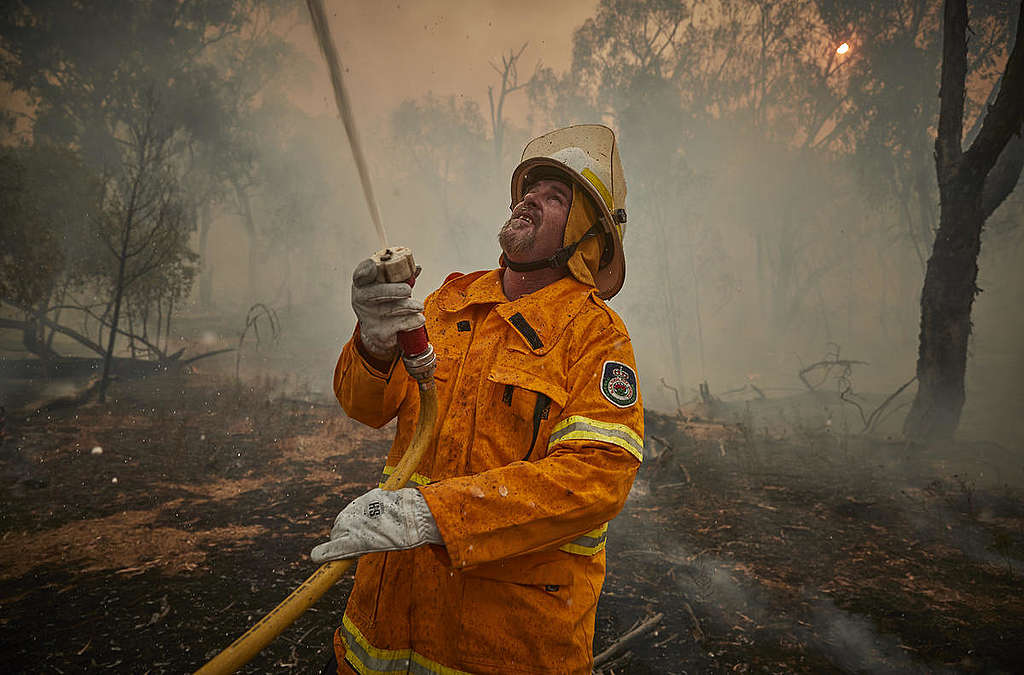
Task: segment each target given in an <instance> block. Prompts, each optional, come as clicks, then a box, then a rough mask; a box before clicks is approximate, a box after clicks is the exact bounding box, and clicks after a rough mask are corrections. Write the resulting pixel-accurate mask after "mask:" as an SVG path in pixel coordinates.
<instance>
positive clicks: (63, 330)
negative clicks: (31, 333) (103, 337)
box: [0, 305, 105, 356]
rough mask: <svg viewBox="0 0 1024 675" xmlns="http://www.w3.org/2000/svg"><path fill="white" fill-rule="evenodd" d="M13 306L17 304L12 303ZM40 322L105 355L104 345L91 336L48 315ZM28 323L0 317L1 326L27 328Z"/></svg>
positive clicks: (15, 328) (16, 328)
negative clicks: (100, 344) (55, 321)
mask: <svg viewBox="0 0 1024 675" xmlns="http://www.w3.org/2000/svg"><path fill="white" fill-rule="evenodd" d="M12 306H16V305H12ZM19 309H20V308H19ZM39 322H40V323H42V324H43V325H44V326H46V327H47V328H49V329H50V330H54V331H56V332H58V333H62V334H64V335H66V336H68V337H69V338H71V339H72V340H74V341H75V342H78V343H79V344H81V345H82V346H84V347H88V348H89V349H91V350H93V351H94V352H96V353H97V354H99V355H100V356H103V354H104V353H105V352H104V351H103V347H101V346H99V345H98V344H96V343H95V342H93V341H92V340H90V339H89V338H87V337H86V336H84V335H82V334H81V333H79V332H77V331H74V330H71V329H70V328H66V327H64V326H61V325H60V324H58V323H54V322H53V321H51V320H50V319H48V318H46V317H41V318H40V319H39ZM27 325H28V322H27V321H18V320H17V319H0V328H12V329H14V330H25V327H26V326H27Z"/></svg>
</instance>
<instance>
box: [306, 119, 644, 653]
mask: <svg viewBox="0 0 1024 675" xmlns="http://www.w3.org/2000/svg"><path fill="white" fill-rule="evenodd" d="M511 187H512V213H511V217H510V218H509V219H508V221H507V222H506V223H505V224H504V225H503V227H502V228H501V231H500V233H499V237H498V239H499V243H500V244H501V248H502V251H503V252H502V255H501V258H500V267H499V268H498V269H492V270H488V271H480V272H473V273H471V274H465V275H460V274H453V275H451V276H450V277H449V278H448V279H447V280H446V281H445V283H444V284H443V285H442V286H441V288H439V289H438V290H437V291H435V292H434V293H432V294H431V295H430V296H429V297H428V298H427V299H426V301H425V303H423V304H421V303H419V302H417V301H416V300H414V299H413V298H412V297H411V290H410V288H409V286H408V285H406V284H389V283H377V282H376V280H375V279H376V276H375V269H374V266H373V263H372V262H371V261H370V260H366V261H364V262H363V263H361V264H360V265H359V266H358V267H357V268H356V270H355V273H354V275H353V287H352V305H353V308H354V310H355V312H356V315H357V317H358V319H359V321H358V324H357V327H356V330H355V334H354V335H353V337H352V339H351V340H349V342H348V343H347V344H346V345H345V347H344V349H343V351H342V353H341V357H340V359H339V360H338V364H337V368H336V369H335V373H334V389H335V393H336V394H337V397H338V400H339V401H340V402H341V405H342V407H343V408H344V409H345V411H346V412H347V413H348V415H349V416H350V417H352V418H353V419H356V420H359V421H360V422H363V423H365V424H368V425H370V426H372V427H380V426H382V425H384V424H386V423H388V422H389V421H390V420H392V419H394V418H395V417H397V418H398V425H397V433H396V438H395V441H394V445H393V446H392V450H391V454H390V456H389V457H388V460H387V463H386V465H385V467H384V470H383V473H384V476H385V477H386V476H388V475H389V474H390V473H391V472H393V471H394V467H395V465H396V463H397V461H398V459H399V457H400V453H401V449H402V448H404V447H406V445H407V444H408V442H409V439H410V437H411V435H412V433H413V427H414V423H415V420H416V417H417V413H418V396H417V395H416V385H415V382H414V381H413V380H412V379H411V378H410V377H409V376H408V375H407V374H406V372H405V370H404V368H403V367H402V366H400V365H398V361H399V360H400V359H398V350H397V346H396V338H395V335H396V333H397V332H398V331H402V330H410V329H414V328H418V327H419V326H422V325H423V324H424V323H425V324H426V327H427V331H428V333H429V335H430V339H431V342H432V343H433V345H434V348H435V350H436V352H437V360H438V366H437V371H436V373H435V375H434V379H435V382H436V385H437V394H438V401H439V408H438V422H437V424H436V426H435V429H434V437H433V438H434V440H433V446H432V449H431V451H430V452H428V455H427V456H426V457H425V458H424V460H423V462H422V463H421V464H420V467H419V469H418V473H416V474H414V476H413V478H412V480H411V481H410V482H409V484H407V486H406V487H405V488H401V489H399V490H397V491H394V492H385V491H383V490H381V489H379V488H377V489H374V490H371V491H370V492H369V493H367V494H365V495H363V496H361V497H359V498H357V499H355V500H354V501H353V502H352V503H350V504H349V505H348V506H346V507H345V509H344V510H343V511H342V512H341V513H340V514H338V517H337V519H336V520H335V523H334V527H333V529H332V531H331V537H330V541H328V542H325V543H323V544H320V545H318V546H317V547H316V548H314V549H313V552H312V558H313V560H314V561H316V562H323V561H327V560H337V559H344V558H353V557H358V556H362V558H361V559H360V561H359V565H358V570H357V572H356V578H355V584H354V586H353V589H352V592H351V594H350V596H349V599H348V604H347V606H346V609H345V613H344V616H343V618H342V624H341V626H340V627H339V628H338V630H337V631H336V633H335V637H334V651H335V659H334V660H332V662H331V663H329V664H328V666H327V668H325V672H338V673H351V672H353V671H355V672H360V673H380V672H388V673H394V672H411V673H463V672H471V673H589V672H590V671H591V668H592V665H593V639H594V620H595V613H596V609H597V600H598V596H599V595H600V592H601V585H602V583H603V581H604V574H605V552H604V549H605V538H606V533H607V530H608V521H610V520H611V519H612V518H613V517H615V515H616V514H617V513H618V512H619V510H620V509H621V508H622V505H623V503H624V502H625V500H626V496H627V494H628V492H629V489H630V487H631V485H632V483H633V478H634V476H635V474H636V471H637V469H638V467H639V465H640V462H641V460H642V456H643V433H644V431H643V406H642V403H641V399H640V392H639V389H638V386H637V377H636V365H635V360H634V356H633V349H632V346H631V344H630V339H629V334H628V332H627V331H626V327H625V325H624V324H623V323H622V320H621V319H620V318H619V317H618V315H617V314H616V313H615V312H613V311H612V310H611V309H610V308H609V307H608V306H607V305H606V304H605V303H604V300H605V299H608V298H610V297H612V296H613V295H615V294H616V293H617V292H618V291H619V289H620V288H621V287H622V283H623V279H624V277H625V262H624V258H623V253H622V234H623V228H624V225H625V221H626V217H625V210H624V202H625V196H626V189H625V182H624V180H623V177H622V167H621V163H620V160H619V154H618V148H617V145H616V141H615V135H614V133H613V132H612V130H611V129H609V128H607V127H605V126H601V125H580V126H573V127H568V128H566V129H559V130H556V131H553V132H551V133H548V134H546V135H544V136H541V137H539V138H537V139H534V140H533V141H531V142H530V143H529V144H528V145H527V146H526V149H525V150H524V152H523V159H522V162H521V163H520V164H519V166H518V167H517V168H516V170H515V171H514V173H513V175H512V186H511Z"/></svg>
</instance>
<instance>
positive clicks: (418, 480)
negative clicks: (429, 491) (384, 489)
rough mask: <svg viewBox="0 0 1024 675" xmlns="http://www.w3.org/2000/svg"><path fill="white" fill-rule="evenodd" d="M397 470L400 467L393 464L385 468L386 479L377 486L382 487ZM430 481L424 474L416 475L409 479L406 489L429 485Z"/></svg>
mask: <svg viewBox="0 0 1024 675" xmlns="http://www.w3.org/2000/svg"><path fill="white" fill-rule="evenodd" d="M396 468H398V467H396V466H394V465H391V464H388V465H386V466H385V467H384V478H383V479H382V480H381V481H380V483H378V484H377V486H378V487H380V486H382V485H384V481H386V480H387V479H388V477H389V476H390V475H391V474H393V473H394V472H395V469H396ZM430 481H431V478H430V477H429V476H424V475H423V474H422V473H414V474H413V475H412V477H411V478H409V480H408V481H407V482H406V484H405V486H404V487H411V486H413V485H428V484H429V483H430Z"/></svg>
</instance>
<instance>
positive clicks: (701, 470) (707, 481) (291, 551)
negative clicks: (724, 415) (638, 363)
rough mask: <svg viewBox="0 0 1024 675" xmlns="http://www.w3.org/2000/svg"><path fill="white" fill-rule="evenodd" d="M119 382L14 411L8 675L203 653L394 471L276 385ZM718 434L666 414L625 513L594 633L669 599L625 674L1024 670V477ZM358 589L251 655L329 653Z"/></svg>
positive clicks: (6, 594)
mask: <svg viewBox="0 0 1024 675" xmlns="http://www.w3.org/2000/svg"><path fill="white" fill-rule="evenodd" d="M116 393H117V397H118V400H117V401H116V402H115V403H112V404H109V405H107V406H102V407H101V406H98V405H90V406H86V407H82V408H78V409H74V410H63V411H55V412H50V413H48V414H43V415H37V416H32V417H29V418H20V419H16V420H10V419H9V420H8V428H7V439H6V441H5V442H4V443H3V446H2V451H0V508H2V510H0V602H2V604H3V612H2V616H0V653H2V654H3V664H4V670H5V672H64V673H71V672H85V671H95V670H105V669H112V670H115V671H121V672H144V671H147V670H148V671H149V672H153V673H163V672H182V671H191V670H192V669H194V668H195V667H197V666H198V665H200V664H201V663H202V662H203V661H204V660H205V658H207V657H208V656H212V655H213V654H214V653H216V651H218V650H219V649H221V648H222V647H224V646H226V645H227V644H228V643H229V642H230V641H231V640H232V639H234V637H236V636H237V635H238V634H240V633H241V632H242V631H244V630H245V629H246V628H248V626H249V625H250V624H251V623H252V622H253V621H255V620H256V619H257V618H258V617H259V616H261V615H262V614H263V613H264V612H266V611H267V610H269V609H270V608H271V607H273V605H275V604H276V603H277V602H279V601H280V600H281V599H283V598H284V597H285V595H287V593H288V592H290V591H291V590H292V589H293V588H294V587H295V586H296V585H298V583H300V582H301V581H302V580H303V579H304V578H305V577H306V576H307V575H308V574H309V573H310V572H312V570H313V565H312V564H311V563H309V561H308V559H307V558H306V553H307V552H308V551H309V549H310V548H311V547H312V546H313V544H315V543H316V542H317V541H319V540H320V539H321V538H322V536H323V535H324V534H325V533H326V532H327V531H328V530H329V527H330V523H331V520H332V517H333V515H334V514H335V513H336V512H337V510H338V509H339V508H340V507H341V506H342V505H344V503H345V502H346V501H347V500H349V499H351V498H353V497H355V496H357V495H358V494H360V493H361V492H363V491H364V490H365V489H367V488H368V487H369V486H371V485H372V484H375V483H376V482H377V480H378V477H379V470H380V465H381V458H382V457H383V456H384V453H385V451H386V448H387V446H388V444H389V442H390V437H391V434H392V433H393V431H392V430H390V429H384V430H380V431H375V430H370V429H366V428H364V427H361V426H359V425H356V424H354V423H352V422H350V421H349V420H347V419H346V418H344V416H343V415H342V414H341V413H340V411H339V410H338V409H337V408H336V407H335V406H334V405H333V404H332V403H331V402H322V403H321V402H312V403H302V402H297V401H289V400H286V399H281V398H280V397H279V396H278V395H277V394H276V392H275V387H274V383H273V382H264V383H263V384H262V385H261V386H259V387H252V388H250V389H247V390H246V391H244V392H242V393H241V395H239V394H238V393H237V392H236V391H235V390H234V389H233V387H232V386H231V385H228V384H222V386H218V382H217V381H215V380H211V379H209V378H206V377H203V378H199V377H176V378H172V377H163V378H151V379H149V380H146V381H144V382H137V383H123V384H121V385H119V388H118V389H117V391H116ZM698 431H700V430H699V429H693V428H691V429H685V430H684V429H682V428H681V426H680V425H679V424H678V423H677V422H676V421H675V420H672V419H669V418H665V417H662V416H658V415H654V414H651V415H649V419H648V433H649V434H654V435H656V436H658V438H659V439H660V440H661V442H662V443H661V444H658V443H651V442H648V452H649V457H648V460H647V461H646V462H645V465H644V467H643V469H642V472H641V475H640V478H639V480H638V483H637V486H636V488H635V489H634V492H633V494H632V496H631V498H630V501H629V503H628V504H627V506H626V508H625V510H624V511H623V513H622V514H621V515H620V517H619V518H618V519H616V520H615V521H614V522H613V524H612V527H611V532H610V535H609V543H608V552H609V553H608V560H609V576H608V581H607V583H606V585H605V589H604V595H603V597H602V601H601V605H600V609H599V613H598V635H597V639H596V645H595V648H596V650H597V651H598V652H599V651H601V650H602V649H603V648H604V647H605V646H607V645H609V644H611V643H612V642H614V641H615V640H616V639H617V638H618V637H619V636H620V635H622V634H623V633H625V632H626V631H627V630H629V629H630V627H631V626H633V625H634V623H635V622H636V621H638V620H641V619H644V618H645V617H647V616H649V615H651V614H654V613H656V612H661V613H663V614H664V619H663V620H662V622H661V624H660V625H659V626H658V628H657V629H656V631H654V632H652V633H649V634H647V635H645V636H643V637H642V638H640V639H639V640H638V641H637V642H636V643H634V646H633V648H632V649H631V650H630V651H629V652H628V653H626V654H625V655H624V656H623V657H621V658H620V659H619V661H617V662H616V663H614V664H612V665H611V667H610V668H609V671H614V672H622V673H665V672H669V673H682V672H690V673H693V672H723V671H725V672H728V671H734V672H748V671H749V672H780V673H782V672H857V671H860V672H894V671H902V672H908V671H915V670H920V671H922V672H925V671H928V672H934V671H936V670H942V669H949V670H953V671H964V672H983V671H988V672H993V671H1004V672H1014V671H1017V672H1019V671H1022V670H1024V655H1022V652H1021V650H1020V649H1019V645H1020V644H1024V601H1022V600H1021V594H1020V589H1021V576H1020V575H1021V565H1022V563H1021V562H1020V561H1021V559H1022V558H1024V502H1022V500H1021V498H1020V493H1019V492H1016V491H1015V490H1013V489H1011V488H1009V487H1006V488H999V487H992V486H991V485H990V484H986V486H985V487H979V486H978V485H979V483H978V482H977V481H976V480H975V479H974V478H973V477H972V476H970V475H968V474H964V473H959V474H957V475H955V476H954V475H953V474H951V473H949V472H948V468H949V466H950V465H949V463H948V462H947V461H946V460H945V459H944V456H943V455H941V453H940V454H939V455H937V456H935V457H930V458H929V459H927V460H923V459H921V458H903V459H899V460H897V459H894V458H893V456H894V452H895V451H894V450H893V448H892V447H890V446H884V445H878V444H875V445H864V446H863V447H856V448H854V447H845V448H841V447H839V446H838V445H837V444H836V442H835V439H832V438H813V437H804V438H801V439H798V440H795V441H780V440H778V439H775V440H770V439H763V438H762V439H754V438H745V437H743V436H742V435H737V434H735V433H733V434H732V435H731V436H730V437H729V438H727V439H726V440H723V441H722V442H719V440H718V439H717V438H716V436H715V434H714V433H710V434H708V433H704V434H701V433H697V432H698ZM698 438H699V439H702V440H696V439H698ZM666 444H667V445H668V446H670V447H671V449H670V450H665V449H664V447H665V445H666ZM96 447H99V448H101V449H102V452H101V453H94V451H93V448H96ZM658 450H661V452H660V454H659V453H658ZM963 450H964V449H963V448H959V449H958V450H957V452H962V451H963ZM951 452H952V451H951ZM895 454H898V453H895ZM680 463H682V464H683V466H684V468H681V467H680ZM115 479H116V481H115ZM349 587H350V582H349V581H346V582H343V583H341V584H339V585H338V586H337V587H336V588H334V589H332V590H331V591H330V592H329V594H328V596H327V597H326V598H325V599H324V600H322V601H321V602H320V603H319V604H318V605H317V606H316V607H314V608H313V610H311V611H310V612H308V613H307V614H306V615H304V616H303V617H302V618H301V619H300V620H299V621H298V622H297V623H296V624H295V625H294V626H293V627H291V628H290V629H289V630H288V631H287V632H286V634H285V635H284V636H282V638H280V639H278V640H277V641H276V642H275V643H273V644H272V645H271V646H270V647H269V648H268V649H266V650H265V651H264V652H263V653H262V654H261V655H260V656H259V657H258V659H257V660H256V661H254V662H253V663H252V664H251V665H250V666H249V667H248V668H247V670H246V672H253V673H256V672H281V671H286V670H291V669H294V670H296V671H297V672H316V669H317V668H318V667H319V665H320V664H322V663H323V662H324V660H325V659H326V655H327V649H328V645H329V643H330V635H331V633H332V631H333V629H334V626H335V625H336V622H337V620H338V617H339V615H340V609H341V607H342V606H343V604H344V599H345V597H346V596H347V593H348V590H349Z"/></svg>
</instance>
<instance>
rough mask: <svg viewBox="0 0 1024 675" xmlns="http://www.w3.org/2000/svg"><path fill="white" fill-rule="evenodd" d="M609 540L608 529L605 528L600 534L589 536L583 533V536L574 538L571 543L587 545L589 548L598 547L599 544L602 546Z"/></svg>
mask: <svg viewBox="0 0 1024 675" xmlns="http://www.w3.org/2000/svg"><path fill="white" fill-rule="evenodd" d="M607 540H608V530H605V531H604V532H602V533H601V535H600V536H597V537H588V536H587V535H583V536H582V537H578V538H576V539H573V540H572V541H571V542H570V543H571V544H576V545H577V546H585V547H587V548H597V547H598V546H600V545H601V544H603V543H604V542H605V541H607Z"/></svg>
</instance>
